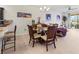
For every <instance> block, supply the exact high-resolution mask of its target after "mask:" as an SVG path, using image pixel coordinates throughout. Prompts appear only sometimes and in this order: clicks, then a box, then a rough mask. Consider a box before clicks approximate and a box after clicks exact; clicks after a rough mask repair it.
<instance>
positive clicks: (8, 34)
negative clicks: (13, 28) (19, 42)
mask: <svg viewBox="0 0 79 59" xmlns="http://www.w3.org/2000/svg"><path fill="white" fill-rule="evenodd" d="M4 37H14V33H5V35H4Z"/></svg>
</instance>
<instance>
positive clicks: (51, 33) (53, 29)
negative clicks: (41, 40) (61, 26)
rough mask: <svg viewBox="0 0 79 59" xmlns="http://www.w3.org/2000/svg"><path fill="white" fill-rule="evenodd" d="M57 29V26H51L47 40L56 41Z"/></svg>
mask: <svg viewBox="0 0 79 59" xmlns="http://www.w3.org/2000/svg"><path fill="white" fill-rule="evenodd" d="M56 32H57V28H56V27H55V26H49V27H48V30H47V40H48V39H51V40H52V39H53V40H55V37H56Z"/></svg>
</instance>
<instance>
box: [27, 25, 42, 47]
mask: <svg viewBox="0 0 79 59" xmlns="http://www.w3.org/2000/svg"><path fill="white" fill-rule="evenodd" d="M28 29H29V36H30V40H29V44H30V42H31V41H32V43H33V45H32V47H34V44H35V41H37V40H38V38H40V36H41V35H40V34H37V33H34V31H33V27H32V26H30V25H28Z"/></svg>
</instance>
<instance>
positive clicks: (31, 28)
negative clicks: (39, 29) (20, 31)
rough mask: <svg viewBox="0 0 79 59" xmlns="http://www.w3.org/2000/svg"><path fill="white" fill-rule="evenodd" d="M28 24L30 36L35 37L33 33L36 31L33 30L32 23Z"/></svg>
mask: <svg viewBox="0 0 79 59" xmlns="http://www.w3.org/2000/svg"><path fill="white" fill-rule="evenodd" d="M27 26H28V29H29V35H30V37H31V38H34V36H33V34H34V32H33V27H32V26H30V25H27Z"/></svg>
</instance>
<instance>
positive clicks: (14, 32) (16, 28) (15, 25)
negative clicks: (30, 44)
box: [14, 25, 17, 34]
mask: <svg viewBox="0 0 79 59" xmlns="http://www.w3.org/2000/svg"><path fill="white" fill-rule="evenodd" d="M16 29H17V26H16V25H15V28H14V34H16Z"/></svg>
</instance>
